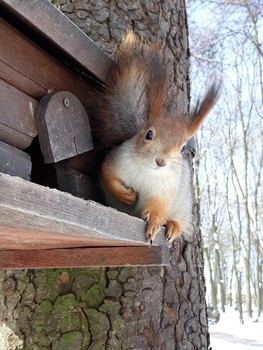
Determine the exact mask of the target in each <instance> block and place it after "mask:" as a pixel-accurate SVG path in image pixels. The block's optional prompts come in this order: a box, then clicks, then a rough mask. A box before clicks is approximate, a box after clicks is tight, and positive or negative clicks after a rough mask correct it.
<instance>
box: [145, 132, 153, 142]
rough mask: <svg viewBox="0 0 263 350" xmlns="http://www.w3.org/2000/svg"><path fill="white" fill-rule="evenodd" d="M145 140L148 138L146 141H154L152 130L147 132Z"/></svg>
mask: <svg viewBox="0 0 263 350" xmlns="http://www.w3.org/2000/svg"><path fill="white" fill-rule="evenodd" d="M145 138H146V140H152V138H153V132H152V130H149V131H148V132H147V134H146V137H145Z"/></svg>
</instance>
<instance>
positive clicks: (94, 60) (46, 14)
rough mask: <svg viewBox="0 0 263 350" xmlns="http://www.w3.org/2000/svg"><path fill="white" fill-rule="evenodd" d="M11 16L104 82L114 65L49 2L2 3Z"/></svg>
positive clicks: (38, 0)
mask: <svg viewBox="0 0 263 350" xmlns="http://www.w3.org/2000/svg"><path fill="white" fill-rule="evenodd" d="M2 4H3V5H5V6H6V7H7V8H8V9H9V10H10V11H11V12H12V13H14V14H15V15H17V16H18V17H19V18H21V19H22V20H23V21H24V22H26V23H27V24H28V25H30V26H31V27H32V28H33V29H34V30H36V31H38V32H39V33H41V34H42V35H43V36H45V37H46V38H47V39H48V40H50V41H51V42H52V43H53V44H55V45H56V46H57V47H59V49H61V50H62V51H63V52H65V53H66V54H67V55H69V56H70V57H71V58H73V59H74V60H75V61H76V62H77V63H78V64H80V65H81V66H82V67H83V68H84V69H88V70H89V71H90V72H92V73H93V74H94V75H95V76H97V77H98V78H99V79H100V80H102V81H105V78H106V75H107V73H108V69H109V67H110V66H111V64H112V63H113V61H112V60H111V59H110V58H109V57H108V56H107V55H106V54H105V53H104V52H103V51H102V50H101V49H100V48H99V47H98V46H97V45H96V44H95V43H94V42H93V41H92V40H91V39H90V38H89V37H87V36H86V35H85V34H84V33H83V32H82V31H81V30H80V29H79V28H78V27H77V26H76V25H74V23H72V22H71V21H70V20H69V19H68V18H67V17H66V16H64V15H63V14H62V13H61V12H60V11H59V10H58V9H57V8H56V7H55V6H54V5H52V4H51V3H50V2H49V1H46V0H30V1H20V0H2Z"/></svg>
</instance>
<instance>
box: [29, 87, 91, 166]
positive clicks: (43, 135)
mask: <svg viewBox="0 0 263 350" xmlns="http://www.w3.org/2000/svg"><path fill="white" fill-rule="evenodd" d="M35 120H36V125H37V130H38V137H39V143H40V147H41V150H42V153H43V156H44V160H45V163H56V162H59V161H61V160H64V159H67V158H71V157H74V156H76V155H78V154H82V153H84V152H87V151H90V150H91V149H93V142H92V136H91V130H90V124H89V118H88V116H87V113H86V112H85V109H84V107H83V106H82V104H81V103H80V101H79V100H78V99H77V98H76V97H75V96H74V95H73V94H72V93H70V92H67V91H59V92H56V93H53V94H48V95H46V96H44V97H43V98H42V99H41V100H40V102H39V104H38V107H37V110H36V115H35Z"/></svg>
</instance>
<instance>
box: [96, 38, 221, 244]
mask: <svg viewBox="0 0 263 350" xmlns="http://www.w3.org/2000/svg"><path fill="white" fill-rule="evenodd" d="M114 58H115V62H116V65H114V66H113V67H112V69H110V72H109V75H108V78H107V82H106V86H107V88H106V92H105V94H104V95H103V98H102V101H101V108H100V116H99V117H100V120H101V124H100V126H99V130H100V135H99V138H100V141H101V143H102V145H103V146H105V147H107V146H114V147H113V148H112V149H111V150H110V151H109V153H108V154H107V155H106V157H105V160H104V162H103V164H102V170H101V183H102V187H103V191H104V194H105V198H106V204H107V205H110V206H112V207H115V208H117V209H119V210H121V211H124V212H126V213H129V214H132V215H136V216H141V217H142V218H143V219H144V220H146V221H147V227H146V239H147V241H148V242H150V244H152V242H153V240H154V238H155V236H156V234H157V233H158V231H160V228H161V225H164V224H165V225H166V238H167V240H168V241H173V240H174V239H175V238H176V237H177V236H178V235H180V234H181V233H182V232H183V233H184V234H185V235H189V234H191V233H192V231H193V228H192V206H193V194H192V182H191V165H190V163H189V160H188V158H187V157H186V156H185V155H184V154H183V152H182V149H183V148H184V145H185V144H186V142H187V141H188V140H189V139H190V138H191V137H192V136H193V135H194V134H195V133H196V131H197V130H198V129H199V127H200V126H201V124H202V122H203V120H204V119H205V117H206V115H207V114H208V113H209V111H210V110H211V109H212V107H213V106H214V105H215V103H216V102H217V100H218V97H219V93H220V83H218V82H215V83H214V84H212V85H211V87H210V88H209V89H208V90H207V92H206V94H205V96H204V98H203V99H202V101H198V102H197V104H196V106H195V107H194V108H193V110H192V111H191V112H190V113H189V115H188V116H180V115H179V116H178V115H172V114H171V112H170V110H169V109H168V108H167V106H166V92H167V64H166V60H165V54H164V52H163V51H161V50H159V49H158V48H157V47H156V46H155V45H152V46H149V45H145V44H144V43H143V42H142V41H141V40H138V39H136V37H135V35H134V34H133V33H128V34H127V35H126V37H125V39H124V40H123V42H122V43H121V44H120V46H119V47H118V49H117V50H116V53H115V57H114Z"/></svg>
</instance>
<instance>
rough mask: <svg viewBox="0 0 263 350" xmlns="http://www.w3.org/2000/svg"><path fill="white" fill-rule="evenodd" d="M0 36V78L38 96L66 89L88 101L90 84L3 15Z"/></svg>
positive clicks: (32, 95) (83, 100)
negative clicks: (60, 62) (29, 38)
mask: <svg viewBox="0 0 263 350" xmlns="http://www.w3.org/2000/svg"><path fill="white" fill-rule="evenodd" d="M36 9H37V8H36ZM0 39H1V45H0V78H2V79H4V80H5V81H6V82H8V83H9V84H11V85H13V86H15V87H16V88H17V89H20V90H22V91H23V92H25V93H26V94H28V95H29V96H31V97H33V98H35V99H37V100H38V99H40V98H41V97H43V96H44V95H46V94H47V93H50V92H55V91H65V90H66V91H69V92H72V93H73V94H74V95H75V96H76V97H77V98H78V99H79V100H80V101H81V103H82V104H84V105H87V104H88V101H87V94H88V91H89V90H92V88H91V86H90V85H89V84H88V83H87V82H85V81H84V80H83V79H81V78H80V77H79V75H77V74H76V73H73V72H71V71H70V70H68V69H67V68H65V67H64V66H62V65H61V64H59V63H58V62H57V61H56V60H55V59H54V58H52V57H51V56H50V55H48V54H47V53H45V52H44V51H42V50H41V49H40V48H39V47H37V46H36V45H35V44H34V43H32V42H31V41H30V40H28V39H27V38H26V37H25V36H23V35H22V34H21V33H19V32H18V31H17V30H15V29H14V27H12V26H11V25H9V24H8V23H6V22H5V21H4V20H3V19H0ZM29 63H30V64H29Z"/></svg>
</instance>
